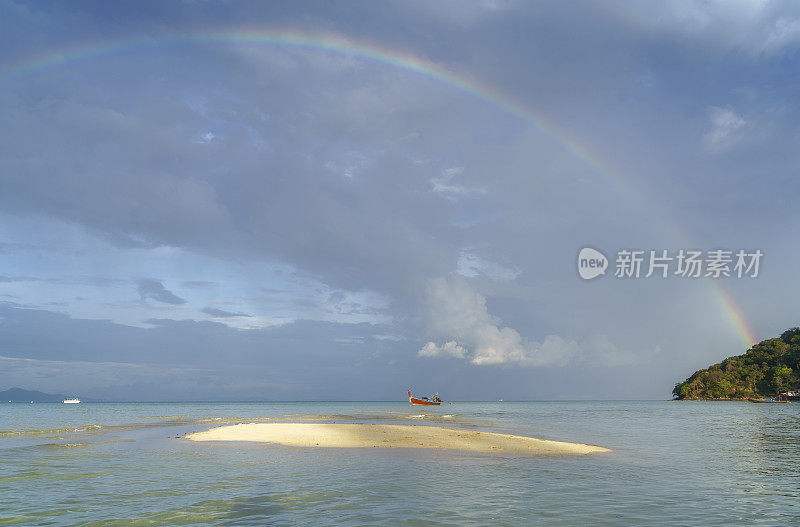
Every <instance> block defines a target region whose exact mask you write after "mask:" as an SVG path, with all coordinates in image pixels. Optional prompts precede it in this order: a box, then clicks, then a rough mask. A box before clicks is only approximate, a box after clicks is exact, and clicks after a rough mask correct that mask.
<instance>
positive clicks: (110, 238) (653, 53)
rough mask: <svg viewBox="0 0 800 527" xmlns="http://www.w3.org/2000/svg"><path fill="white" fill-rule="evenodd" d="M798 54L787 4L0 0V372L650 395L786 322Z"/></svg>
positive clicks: (796, 29) (190, 386)
mask: <svg viewBox="0 0 800 527" xmlns="http://www.w3.org/2000/svg"><path fill="white" fill-rule="evenodd" d="M799 59H800V4H797V3H796V2H767V1H748V2H745V1H727V2H714V1H711V2H709V1H702V2H700V1H688V0H685V1H684V0H682V1H674V2H663V3H661V4H657V3H646V4H645V3H641V2H635V1H632V2H625V1H617V2H581V1H576V2H569V3H565V2H558V1H553V2H548V1H544V2H536V3H533V2H517V1H514V0H508V1H503V0H486V1H478V0H475V1H469V2H463V1H454V0H453V1H451V0H442V1H438V2H428V1H421V0H420V1H406V2H400V1H398V2H391V3H389V2H369V1H364V2H359V1H347V2H345V1H336V2H309V1H298V2H284V3H277V2H247V1H242V2H223V1H219V2H217V1H211V0H208V1H201V0H193V1H184V2H178V1H176V2H145V1H143V2H135V3H130V2H129V3H117V2H103V1H78V2H69V3H63V2H46V1H42V2H18V1H11V0H0V389H5V388H10V387H12V386H20V387H23V388H27V389H37V390H42V391H48V392H55V393H68V394H76V395H81V396H85V397H96V398H101V399H106V400H395V399H398V400H402V398H403V397H404V396H405V390H406V389H407V388H409V387H410V388H413V389H414V390H415V391H418V392H420V393H433V392H435V391H439V392H440V393H441V394H442V395H443V396H444V398H445V399H452V400H497V399H505V400H552V399H559V400H562V399H668V398H670V392H671V390H672V387H673V386H674V385H675V383H677V382H680V381H682V380H684V379H685V378H686V377H688V376H689V375H690V374H691V373H692V372H694V371H695V370H696V369H699V368H702V367H705V366H708V365H709V364H713V363H716V362H719V361H720V360H721V359H723V358H725V357H727V356H730V355H738V354H742V353H744V352H745V351H746V350H747V349H748V347H749V346H751V345H752V344H753V343H755V342H758V341H759V340H762V339H765V338H771V337H774V336H777V335H779V334H780V332H782V331H783V330H785V329H787V328H789V327H793V326H797V325H798V324H800V320H798V318H799V317H798V315H800V282H798V280H797V271H796V269H797V259H798V257H800V238H799V237H798V236H797V235H796V233H798V232H800V208H798V207H797V199H798V196H800V179H798V172H797V170H798V168H797V167H798V166H800V163H799V162H800V148H798V147H797V145H798V142H800V128H798V124H797V123H799V122H800V97H798V95H799V94H798V86H800V83H799V82H798V81H800V62H798V60H799ZM584 248H591V249H594V250H596V251H598V252H599V254H600V255H602V256H603V257H605V258H606V266H607V268H606V269H605V273H604V274H600V275H599V276H596V277H594V278H591V279H584V278H583V277H582V276H581V273H580V272H579V267H578V266H579V261H578V254H579V252H580V251H581V249H584ZM634 250H641V251H644V252H643V253H642V254H643V255H644V257H645V260H644V263H643V264H642V265H643V268H642V272H641V275H640V276H639V277H636V276H627V275H626V276H617V274H618V273H617V270H618V262H619V257H620V256H619V255H620V252H621V251H634ZM681 250H683V251H689V250H695V251H700V253H701V258H706V262H707V259H708V258H710V254H711V253H712V252H713V251H718V250H722V251H730V253H729V254H731V255H733V261H732V262H731V263H730V266H729V268H730V271H731V273H730V274H731V276H727V277H726V276H724V275H722V276H720V277H719V278H715V277H714V276H706V269H707V268H706V267H704V268H703V272H702V273H701V276H699V277H694V278H693V277H685V276H682V275H680V274H679V273H677V271H678V267H677V265H678V259H677V255H678V254H679V252H680V251H681ZM650 251H655V254H657V255H659V256H660V255H662V251H667V253H666V255H667V257H668V258H673V259H672V260H669V261H668V262H669V263H668V265H670V266H671V267H669V268H668V269H667V270H666V271H667V273H666V274H667V276H666V277H664V276H662V274H661V272H660V271H659V270H658V268H657V269H656V272H655V273H653V274H652V275H651V276H649V277H647V276H646V274H648V273H647V271H648V263H649V262H650V259H649V256H650ZM739 251H743V252H744V254H745V255H753V254H755V253H756V251H760V253H761V255H762V256H761V257H759V259H758V264H759V267H758V273H757V275H756V276H753V275H754V274H756V273H755V269H754V268H751V269H750V272H749V274H748V273H744V275H743V276H741V277H739V276H737V273H736V272H734V267H733V265H734V264H735V262H736V258H735V254H736V253H737V252H739ZM751 261H752V258H751ZM705 265H708V264H707V263H706V264H705Z"/></svg>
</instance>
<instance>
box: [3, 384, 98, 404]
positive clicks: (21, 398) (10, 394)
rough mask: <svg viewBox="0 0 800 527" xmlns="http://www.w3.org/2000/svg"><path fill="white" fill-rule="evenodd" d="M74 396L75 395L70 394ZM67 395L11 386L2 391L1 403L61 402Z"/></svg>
mask: <svg viewBox="0 0 800 527" xmlns="http://www.w3.org/2000/svg"><path fill="white" fill-rule="evenodd" d="M70 397H73V396H70ZM66 398H67V397H66V396H65V395H63V394H54V393H44V392H37V391H36V390H23V389H22V388H11V389H10V390H6V391H4V392H0V403H8V402H12V403H29V402H31V401H33V402H35V403H60V402H61V401H63V400H64V399H66ZM81 400H82V401H85V402H96V401H97V400H96V399H84V398H81Z"/></svg>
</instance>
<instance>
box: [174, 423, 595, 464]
mask: <svg viewBox="0 0 800 527" xmlns="http://www.w3.org/2000/svg"><path fill="white" fill-rule="evenodd" d="M186 438H187V439H190V440H192V441H255V442H261V443H272V444H276V445H283V446H291V447H311V448H315V447H318V448H432V449H439V450H459V451H464V452H489V453H509V454H523V455H533V456H544V455H584V454H595V453H600V452H610V450H609V449H607V448H603V447H599V446H594V445H584V444H580V443H566V442H562V441H549V440H545V439H537V438H534V437H525V436H516V435H508V434H496V433H492V432H478V431H474V430H459V429H455V428H443V427H439V426H414V425H385V424H339V423H249V424H237V425H232V426H220V427H217V428H212V429H211V430H207V431H205V432H196V433H193V434H189V435H187V436H186Z"/></svg>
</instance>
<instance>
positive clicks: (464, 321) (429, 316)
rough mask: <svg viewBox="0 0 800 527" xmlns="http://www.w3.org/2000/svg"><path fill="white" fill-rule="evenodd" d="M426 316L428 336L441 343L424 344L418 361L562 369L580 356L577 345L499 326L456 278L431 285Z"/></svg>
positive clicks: (481, 301)
mask: <svg viewBox="0 0 800 527" xmlns="http://www.w3.org/2000/svg"><path fill="white" fill-rule="evenodd" d="M424 317H425V324H426V326H427V330H428V334H429V335H430V336H431V337H433V338H434V339H437V340H444V341H445V343H444V344H442V345H437V344H436V342H434V341H431V342H428V343H427V344H425V346H423V347H422V349H420V350H419V352H418V353H417V354H418V355H419V356H421V357H441V356H449V357H457V358H462V359H467V360H469V361H470V362H471V363H472V364H476V365H481V366H483V365H492V364H510V363H516V364H522V365H525V366H555V365H559V366H563V365H565V364H567V362H568V361H569V360H570V359H571V358H572V357H573V356H575V355H577V353H578V351H579V347H578V344H577V343H576V342H574V341H566V340H564V339H562V338H561V337H558V336H556V335H549V336H547V337H546V338H545V339H544V341H543V342H542V343H539V342H535V341H531V340H528V339H526V338H524V337H522V336H521V335H520V334H519V332H517V331H516V330H515V329H513V328H510V327H503V326H502V325H501V324H502V322H501V320H500V319H499V318H497V317H495V316H492V315H491V314H489V311H488V310H487V308H486V298H485V297H484V296H483V295H481V294H479V293H477V292H475V291H473V290H472V289H470V288H469V286H468V285H467V283H466V281H465V280H463V279H461V278H458V277H456V278H453V279H451V280H449V281H448V280H445V279H443V278H440V279H436V280H433V281H432V282H431V283H430V284H429V286H428V292H427V298H426V301H425V315H424Z"/></svg>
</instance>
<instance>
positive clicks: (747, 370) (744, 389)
mask: <svg viewBox="0 0 800 527" xmlns="http://www.w3.org/2000/svg"><path fill="white" fill-rule="evenodd" d="M798 387H800V328H792V329H789V330H787V331H784V332H783V333H782V334H781V336H780V337H778V338H773V339H767V340H762V341H761V342H759V343H758V344H756V345H755V346H753V347H752V348H750V349H749V350H747V353H745V354H744V355H737V356H735V357H728V358H727V359H725V360H724V361H722V362H720V363H719V364H714V365H712V366H709V367H708V368H706V369H704V370H698V371H696V372H694V373H693V374H692V376H691V377H689V378H688V379H686V380H685V381H683V382H680V383H678V384H676V385H675V389H674V390H672V395H674V396H675V398H676V399H744V398H746V397H762V396H769V395H776V394H777V393H779V392H783V391H787V390H792V389H797V388H798Z"/></svg>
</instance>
